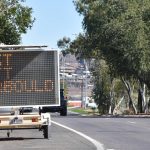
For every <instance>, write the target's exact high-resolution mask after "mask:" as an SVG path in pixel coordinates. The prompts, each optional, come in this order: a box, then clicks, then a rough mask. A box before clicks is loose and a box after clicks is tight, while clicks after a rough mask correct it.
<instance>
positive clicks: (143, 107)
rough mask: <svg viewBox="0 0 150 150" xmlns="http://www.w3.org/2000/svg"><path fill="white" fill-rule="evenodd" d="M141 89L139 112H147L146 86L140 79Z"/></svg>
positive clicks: (139, 91) (139, 93)
mask: <svg viewBox="0 0 150 150" xmlns="http://www.w3.org/2000/svg"><path fill="white" fill-rule="evenodd" d="M139 83H140V84H139V85H140V86H139V90H138V113H145V112H146V106H147V104H146V98H145V89H146V86H145V84H144V83H143V82H141V81H139Z"/></svg>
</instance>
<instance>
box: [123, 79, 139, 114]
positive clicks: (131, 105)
mask: <svg viewBox="0 0 150 150" xmlns="http://www.w3.org/2000/svg"><path fill="white" fill-rule="evenodd" d="M121 79H122V81H123V83H124V85H125V87H126V90H127V94H128V98H129V102H128V103H129V110H132V111H133V112H134V114H136V113H137V110H136V107H135V106H134V104H133V100H132V97H131V93H132V89H131V85H130V82H129V81H126V80H125V79H124V78H123V77H122V78H121Z"/></svg>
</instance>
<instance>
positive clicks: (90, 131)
mask: <svg viewBox="0 0 150 150" xmlns="http://www.w3.org/2000/svg"><path fill="white" fill-rule="evenodd" d="M52 120H53V121H54V122H56V123H59V124H61V125H62V126H63V127H60V126H59V125H56V124H52V127H51V137H50V139H49V140H47V139H44V138H43V135H42V132H39V131H38V130H16V131H13V132H12V133H11V134H10V136H11V137H10V138H7V137H6V131H0V150H31V149H32V150H96V146H97V145H94V142H93V140H95V141H97V142H98V143H99V144H101V145H103V149H101V148H100V150H149V149H150V127H149V126H150V119H149V118H147V119H146V118H100V117H82V116H78V115H69V116H67V117H62V116H59V114H53V115H52ZM64 125H65V127H66V126H67V127H69V130H68V129H66V128H64ZM70 129H72V130H73V131H74V130H75V132H76V133H75V132H73V131H70ZM77 131H78V132H77ZM79 134H80V135H79Z"/></svg>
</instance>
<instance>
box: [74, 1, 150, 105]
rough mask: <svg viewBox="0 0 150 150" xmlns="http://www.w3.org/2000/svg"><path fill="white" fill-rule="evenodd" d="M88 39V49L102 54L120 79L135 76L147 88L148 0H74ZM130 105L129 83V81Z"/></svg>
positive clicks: (149, 69)
mask: <svg viewBox="0 0 150 150" xmlns="http://www.w3.org/2000/svg"><path fill="white" fill-rule="evenodd" d="M74 3H75V6H76V10H77V11H78V12H79V14H81V15H83V17H84V18H83V28H84V31H85V34H86V36H87V37H88V39H90V49H88V50H89V51H88V52H87V53H89V54H90V53H91V51H94V52H92V53H95V54H97V53H98V54H99V53H101V55H102V56H103V57H104V59H105V60H106V61H107V64H108V65H109V67H110V68H111V69H112V70H114V72H115V73H116V74H117V75H119V76H120V77H122V79H123V81H127V80H130V79H132V78H135V79H137V80H139V81H140V82H142V83H145V84H146V85H147V86H148V88H150V79H149V75H150V23H149V22H150V2H149V0H144V1H143V0H134V1H132V0H122V1H121V0H105V1H103V0H88V1H87V0H76V1H74ZM128 93H129V99H130V101H129V105H130V107H131V106H132V99H131V98H130V87H129V84H128Z"/></svg>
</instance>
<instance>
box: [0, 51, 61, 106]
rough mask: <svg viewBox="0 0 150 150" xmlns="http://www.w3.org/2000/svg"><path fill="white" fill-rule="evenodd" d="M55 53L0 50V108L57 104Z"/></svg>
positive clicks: (56, 58) (57, 89) (56, 63)
mask: <svg viewBox="0 0 150 150" xmlns="http://www.w3.org/2000/svg"><path fill="white" fill-rule="evenodd" d="M57 53H58V52H57V51H40V50H39V51H29V50H28V51H24V50H22V51H17V50H15V51H12V50H11V51H0V106H31V105H37V106H39V105H40V106H46V105H47V106H51V105H59V86H58V85H59V83H58V55H57Z"/></svg>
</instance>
